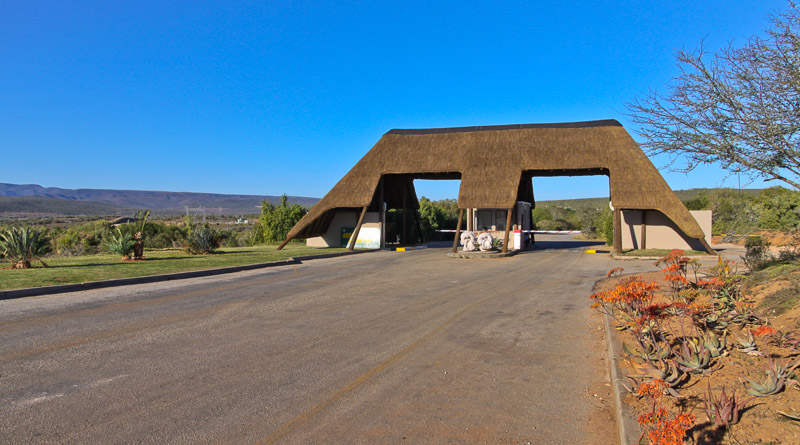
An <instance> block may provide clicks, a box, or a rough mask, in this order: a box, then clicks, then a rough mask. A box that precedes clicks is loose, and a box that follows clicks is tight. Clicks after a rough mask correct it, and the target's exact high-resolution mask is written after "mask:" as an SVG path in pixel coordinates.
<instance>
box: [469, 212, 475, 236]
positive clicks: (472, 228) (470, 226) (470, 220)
mask: <svg viewBox="0 0 800 445" xmlns="http://www.w3.org/2000/svg"><path fill="white" fill-rule="evenodd" d="M474 220H475V217H474V216H473V214H472V209H467V230H470V231H474V230H475V228H474V227H472V225H473V224H474V222H475V221H474Z"/></svg>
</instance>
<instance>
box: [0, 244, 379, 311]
mask: <svg viewBox="0 0 800 445" xmlns="http://www.w3.org/2000/svg"><path fill="white" fill-rule="evenodd" d="M364 252H373V251H372V250H359V251H352V252H350V251H338V252H331V253H324V254H315V255H305V256H298V257H291V258H288V259H286V260H279V261H273V262H266V263H256V264H246V265H239V266H230V267H222V268H214V269H203V270H191V271H185V272H176V273H168V274H159V275H147V276H140V277H129V278H119V279H111V280H102V281H90V282H85V283H73V284H63V285H56V286H44V287H32V288H23V289H13V290H7V291H0V300H8V299H13V298H22V297H31V296H37V295H52V294H58V293H65V292H76V291H82V290H90V289H101V288H105V287H113V286H126V285H131V284H143V283H156V282H160V281H170V280H180V279H186V278H197V277H204V276H212V275H221V274H226V273H234V272H241V271H245V270H253V269H263V268H267V267H276V266H287V265H291V264H298V263H301V262H303V261H308V260H314V259H322V258H334V257H338V256H344V255H353V254H358V253H364Z"/></svg>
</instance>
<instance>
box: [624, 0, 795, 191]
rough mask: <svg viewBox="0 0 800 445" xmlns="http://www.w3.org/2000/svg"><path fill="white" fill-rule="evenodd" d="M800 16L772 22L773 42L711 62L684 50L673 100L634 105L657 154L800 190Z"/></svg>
mask: <svg viewBox="0 0 800 445" xmlns="http://www.w3.org/2000/svg"><path fill="white" fill-rule="evenodd" d="M798 31H800V11H798V8H797V7H796V6H795V5H794V4H790V7H789V8H788V10H787V11H784V12H781V13H780V14H777V15H773V16H772V17H771V26H770V27H769V29H767V35H766V37H765V38H760V37H754V38H751V39H750V40H748V42H747V44H745V45H744V46H742V47H741V48H735V47H733V46H730V47H728V48H727V49H724V50H722V51H720V52H718V53H716V54H714V55H713V56H712V57H710V58H709V57H707V54H706V53H705V52H704V50H703V47H702V44H701V46H700V48H699V49H698V50H697V51H695V52H691V53H690V52H686V51H680V52H679V53H678V56H677V58H678V63H679V66H680V69H681V73H680V75H679V76H678V77H677V78H676V79H675V80H674V82H673V84H671V85H669V86H668V91H669V92H668V93H667V94H666V95H662V94H659V93H657V92H655V91H652V92H651V93H649V94H648V95H647V96H646V97H644V98H643V99H641V100H640V99H635V100H634V101H633V102H632V103H630V104H628V109H629V110H630V111H631V117H632V119H633V121H634V123H635V124H637V126H638V127H639V131H638V133H639V135H640V136H642V137H643V138H644V140H645V142H644V143H643V144H642V145H643V148H645V149H646V150H647V151H648V153H650V154H662V153H664V154H667V155H670V156H671V157H672V159H673V162H675V161H676V160H678V159H679V158H680V159H683V160H684V161H685V164H683V165H682V166H681V167H679V168H677V170H679V171H691V170H693V169H694V168H695V167H697V166H698V165H700V164H717V165H720V166H721V167H722V168H724V169H726V170H728V171H729V172H737V171H739V170H741V171H743V172H745V173H748V174H750V175H751V177H762V178H767V179H774V180H778V181H782V182H784V183H785V184H788V185H790V186H791V187H793V188H795V189H798V188H800V146H799V145H798V143H799V142H800V105H798V104H800V68H799V67H800V33H799V32H798Z"/></svg>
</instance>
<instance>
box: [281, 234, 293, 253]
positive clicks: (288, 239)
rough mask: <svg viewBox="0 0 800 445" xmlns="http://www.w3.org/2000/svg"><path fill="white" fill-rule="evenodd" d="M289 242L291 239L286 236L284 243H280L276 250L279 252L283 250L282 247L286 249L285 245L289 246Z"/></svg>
mask: <svg viewBox="0 0 800 445" xmlns="http://www.w3.org/2000/svg"><path fill="white" fill-rule="evenodd" d="M291 240H292V239H291V238H289V237H288V236H287V237H286V241H284V242H282V243H281V245H280V246H278V250H281V249H283V248H284V247H286V245H287V244H289V241H291Z"/></svg>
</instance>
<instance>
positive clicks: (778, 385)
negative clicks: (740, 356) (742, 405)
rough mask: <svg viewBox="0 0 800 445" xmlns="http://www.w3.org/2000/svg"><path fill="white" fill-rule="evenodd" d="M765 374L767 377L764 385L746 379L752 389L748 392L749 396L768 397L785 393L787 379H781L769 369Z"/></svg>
mask: <svg viewBox="0 0 800 445" xmlns="http://www.w3.org/2000/svg"><path fill="white" fill-rule="evenodd" d="M764 374H766V377H765V378H764V382H763V383H758V382H756V381H755V380H750V379H746V380H747V382H748V383H749V384H750V389H749V390H748V391H747V393H748V394H750V395H752V396H755V397H766V396H771V395H773V394H777V393H779V392H781V391H783V388H784V387H785V386H786V379H785V378H783V377H779V376H778V375H777V373H775V371H774V370H772V369H767V370H766V371H764Z"/></svg>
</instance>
